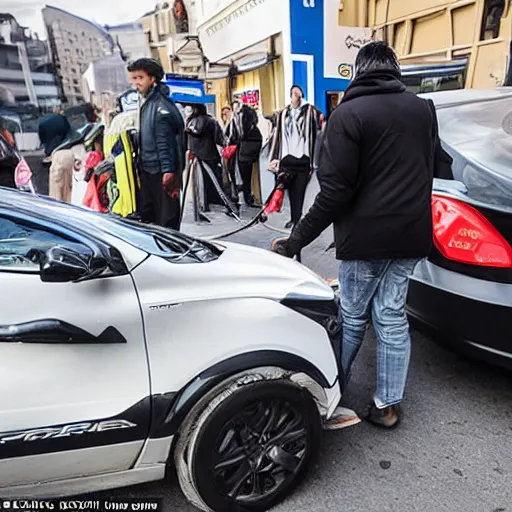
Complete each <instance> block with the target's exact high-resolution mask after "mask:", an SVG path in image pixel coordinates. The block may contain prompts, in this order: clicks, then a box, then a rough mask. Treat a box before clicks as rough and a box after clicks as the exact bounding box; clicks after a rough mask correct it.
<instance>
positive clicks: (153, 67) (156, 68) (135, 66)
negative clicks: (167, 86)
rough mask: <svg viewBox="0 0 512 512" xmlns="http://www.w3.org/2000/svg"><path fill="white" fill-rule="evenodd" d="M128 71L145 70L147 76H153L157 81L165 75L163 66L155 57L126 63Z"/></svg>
mask: <svg viewBox="0 0 512 512" xmlns="http://www.w3.org/2000/svg"><path fill="white" fill-rule="evenodd" d="M128 71H130V72H132V71H145V72H146V73H147V74H148V75H149V76H151V77H153V78H155V79H156V80H157V81H158V82H160V81H161V80H163V78H164V76H165V72H164V68H163V67H162V66H161V64H160V63H159V62H158V61H157V60H155V59H147V58H143V59H137V60H136V61H134V62H131V63H130V64H128Z"/></svg>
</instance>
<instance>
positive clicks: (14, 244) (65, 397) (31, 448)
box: [0, 209, 150, 495]
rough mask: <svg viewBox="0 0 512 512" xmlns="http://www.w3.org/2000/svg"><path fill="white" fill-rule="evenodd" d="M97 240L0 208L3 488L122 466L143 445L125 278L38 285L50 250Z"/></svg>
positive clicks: (142, 367)
mask: <svg viewBox="0 0 512 512" xmlns="http://www.w3.org/2000/svg"><path fill="white" fill-rule="evenodd" d="M96 242H98V243H99V241H94V240H92V239H90V238H88V237H87V236H84V234H83V233H82V234H80V233H76V232H74V231H73V230H67V229H66V228H62V227H61V228H59V227H55V226H54V225H52V224H51V223H50V224H49V223H45V222H44V221H42V220H34V218H32V217H30V216H26V215H25V214H23V213H16V214H13V213H9V211H7V212H6V211H5V210H1V209H0V290H1V293H0V495H2V488H4V489H10V490H12V488H15V489H16V488H17V487H18V486H30V485H31V484H34V483H36V482H51V481H59V480H63V479H70V478H75V477H86V476H90V475H95V474H105V473H111V472H117V471H123V470H128V469H130V468H131V467H132V466H133V464H134V462H135V461H136V459H137V457H138V455H139V454H140V452H141V449H142V447H143V445H144V442H145V439H146V437H147V433H148V426H149V414H150V404H149V396H150V390H149V371H148V363H147V356H146V349H145V340H144V333H143V326H142V318H141V310H140V305H139V301H138V298H137V293H136V290H135V288H134V284H133V281H132V278H131V275H130V274H129V273H128V271H124V272H121V271H119V270H117V271H110V273H109V274H108V275H107V276H105V277H96V278H94V279H89V280H83V281H81V282H43V280H42V275H41V273H40V267H39V264H37V263H36V260H37V258H36V255H41V254H44V253H45V252H46V251H47V250H48V249H49V248H52V247H53V248H58V250H59V251H60V254H71V255H81V256H85V257H89V256H91V255H94V254H95V251H96V250H97V247H98V246H97V245H95V243H96ZM66 251H67V252H66ZM114 252H115V250H114ZM120 257H121V255H119V254H118V258H120ZM91 261H92V260H91ZM119 261H121V263H122V259H121V260H118V263H119ZM56 280H57V281H58V280H61V281H64V279H62V276H58V275H56Z"/></svg>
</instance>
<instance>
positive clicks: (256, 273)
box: [216, 242, 334, 300]
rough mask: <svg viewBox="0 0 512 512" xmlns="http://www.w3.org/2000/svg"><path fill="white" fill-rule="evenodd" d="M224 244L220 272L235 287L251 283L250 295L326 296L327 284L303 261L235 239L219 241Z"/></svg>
mask: <svg viewBox="0 0 512 512" xmlns="http://www.w3.org/2000/svg"><path fill="white" fill-rule="evenodd" d="M219 245H221V246H223V247H224V248H225V250H224V252H223V254H222V256H221V257H220V258H219V259H218V260H217V262H216V263H217V264H218V268H219V270H220V272H221V275H224V272H227V275H226V276H225V279H226V280H227V281H232V282H233V285H234V286H235V287H237V286H239V285H240V286H242V288H245V287H247V286H250V287H251V289H252V293H251V295H254V294H261V295H265V296H269V295H273V296H274V297H275V298H284V296H287V297H290V298H292V297H293V296H301V297H304V296H308V297H310V298H316V299H324V300H329V299H332V298H333V296H334V295H333V291H332V289H331V288H330V286H329V285H328V284H327V283H326V282H325V281H324V280H323V279H322V278H321V277H320V276H319V275H318V274H316V273H315V272H313V271H312V270H310V269H309V268H308V267H306V266H305V265H302V264H301V263H298V262H297V261H294V260H292V259H290V258H285V257H283V256H279V255H277V254H274V253H273V252H271V251H268V250H265V249H259V248H256V247H250V246H247V245H240V244H235V243H227V242H226V243H222V244H219Z"/></svg>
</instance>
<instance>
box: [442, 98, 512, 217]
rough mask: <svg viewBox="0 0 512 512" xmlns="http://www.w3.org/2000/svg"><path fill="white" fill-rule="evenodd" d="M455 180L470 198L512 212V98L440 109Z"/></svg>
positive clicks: (443, 133)
mask: <svg viewBox="0 0 512 512" xmlns="http://www.w3.org/2000/svg"><path fill="white" fill-rule="evenodd" d="M438 119H439V131H440V135H441V139H442V142H443V145H444V147H445V149H446V150H447V151H448V153H450V154H451V156H452V157H453V158H454V164H453V172H454V175H455V179H457V180H459V181H462V182H463V183H464V184H465V185H466V187H467V188H468V194H469V196H470V197H472V198H474V199H476V200H478V201H482V202H484V203H487V204H490V205H495V206H499V207H500V208H504V209H506V210H512V165H511V162H512V97H505V98H501V99H498V100H492V101H477V102H473V103H468V104H465V105H458V106H453V107H448V108H441V109H439V110H438Z"/></svg>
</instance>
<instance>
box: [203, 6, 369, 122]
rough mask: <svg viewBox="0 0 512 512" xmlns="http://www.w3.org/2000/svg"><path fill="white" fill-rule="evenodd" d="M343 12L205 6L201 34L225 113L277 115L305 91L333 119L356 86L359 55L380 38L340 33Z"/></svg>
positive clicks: (364, 32)
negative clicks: (234, 105) (252, 110)
mask: <svg viewBox="0 0 512 512" xmlns="http://www.w3.org/2000/svg"><path fill="white" fill-rule="evenodd" d="M198 1H199V0H198ZM214 4H215V5H216V7H215V8H214ZM339 6H340V2H339V0H302V1H298V0H234V1H233V0H214V1H213V2H211V1H210V0H202V2H201V1H199V4H198V18H199V25H198V32H199V37H200V41H201V45H202V49H203V51H204V55H205V57H206V58H207V59H208V63H209V64H208V70H207V80H208V81H209V82H210V83H211V90H212V91H213V92H214V93H215V94H216V95H217V97H218V104H219V108H222V106H224V105H228V104H230V103H231V102H232V101H234V100H242V101H243V102H245V103H249V104H251V105H252V106H254V107H256V108H257V109H258V110H259V111H260V113H261V114H263V115H270V114H272V113H273V112H274V111H276V110H279V109H281V108H283V107H284V106H285V105H286V104H287V103H288V101H289V91H290V88H291V86H292V85H294V84H297V85H300V86H301V87H302V89H303V90H304V92H305V96H306V99H307V100H308V101H309V102H310V103H314V104H315V105H316V106H317V107H318V108H319V109H320V110H322V111H323V112H324V113H326V114H329V113H330V112H331V111H332V109H333V108H334V107H335V106H336V105H337V104H338V102H339V99H340V98H341V97H342V95H343V92H344V91H345V89H346V88H347V87H348V84H349V83H350V79H351V77H352V75H351V73H352V67H353V62H354V59H355V56H356V54H357V50H358V48H359V47H360V45H361V44H363V43H364V42H365V41H367V40H370V39H371V35H372V31H371V29H369V28H359V27H344V26H340V25H339V23H338V10H339Z"/></svg>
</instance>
